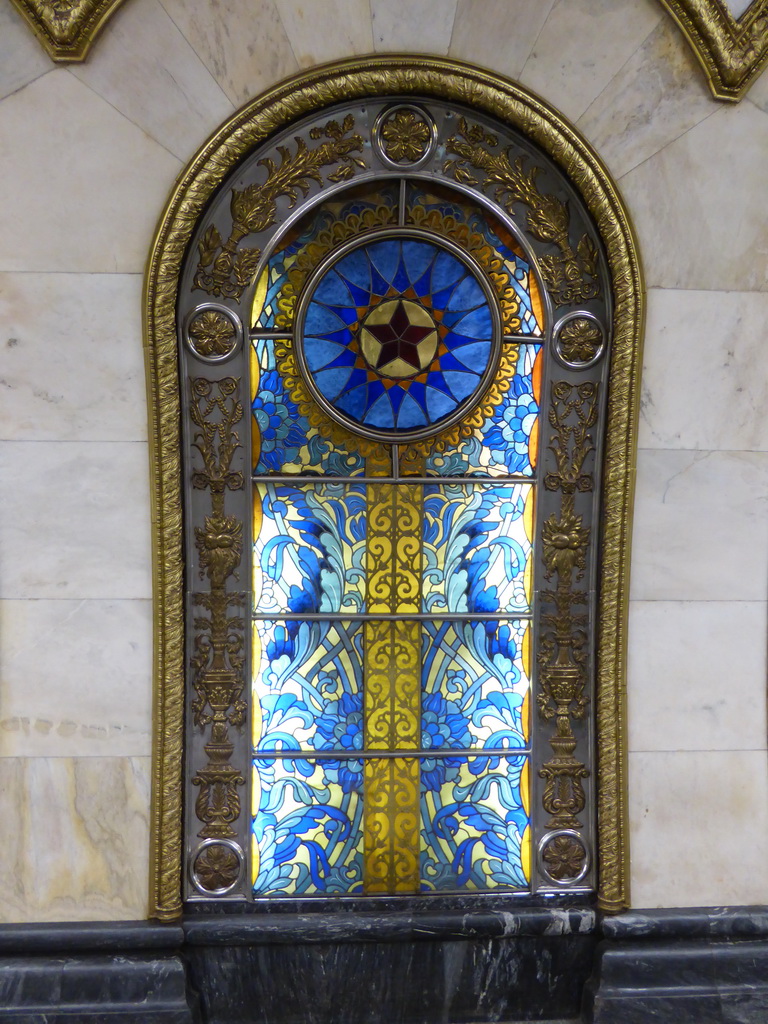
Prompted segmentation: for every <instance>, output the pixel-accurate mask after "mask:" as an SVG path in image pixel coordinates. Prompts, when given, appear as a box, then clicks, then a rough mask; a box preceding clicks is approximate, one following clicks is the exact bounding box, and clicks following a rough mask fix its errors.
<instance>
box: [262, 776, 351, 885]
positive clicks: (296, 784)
mask: <svg viewBox="0 0 768 1024" xmlns="http://www.w3.org/2000/svg"><path fill="white" fill-rule="evenodd" d="M253 767H254V771H253V785H254V790H255V792H254V799H253V804H254V807H256V808H258V809H257V811H256V814H255V817H254V819H253V876H254V884H253V889H254V894H255V895H256V896H300V895H323V894H326V895H335V894H339V893H360V892H362V877H363V834H362V804H363V801H362V784H363V766H362V762H361V761H354V760H352V761H334V760H322V761H310V760H305V759H302V758H295V759H294V758H292V759H278V758H262V757H257V758H255V760H254V762H253Z"/></svg>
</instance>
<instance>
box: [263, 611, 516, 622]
mask: <svg viewBox="0 0 768 1024" xmlns="http://www.w3.org/2000/svg"><path fill="white" fill-rule="evenodd" d="M251 618H252V619H254V620H258V621H259V622H283V621H287V622H303V621H305V620H306V621H307V622H507V621H509V620H510V619H532V618H533V614H532V613H531V612H437V613H436V614H432V613H430V612H405V613H403V614H394V615H393V614H384V613H382V614H381V615H376V614H375V613H373V612H347V611H340V612H305V613H300V612H274V613H273V614H268V613H267V612H254V613H253V615H252V616H251Z"/></svg>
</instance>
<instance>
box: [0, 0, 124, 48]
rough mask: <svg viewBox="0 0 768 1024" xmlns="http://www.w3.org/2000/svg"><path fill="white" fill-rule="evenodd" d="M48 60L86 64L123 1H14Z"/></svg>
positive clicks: (12, 1)
mask: <svg viewBox="0 0 768 1024" xmlns="http://www.w3.org/2000/svg"><path fill="white" fill-rule="evenodd" d="M11 3H12V4H13V6H14V7H15V8H16V10H17V11H18V12H19V13H20V14H21V16H22V17H23V18H24V20H25V21H26V22H27V24H28V25H29V27H30V28H31V29H32V31H33V32H34V33H35V35H36V36H37V38H38V39H39V40H40V43H41V44H42V46H43V47H44V49H45V51H46V53H47V54H48V56H49V57H50V58H51V59H52V60H55V61H59V62H61V63H73V62H75V61H83V60H85V58H86V57H87V56H88V51H89V50H90V48H91V46H93V43H94V41H95V39H96V37H97V36H98V34H99V32H101V30H102V28H103V27H104V25H105V24H106V22H107V19H108V18H110V17H111V16H112V15H113V14H114V12H115V11H116V10H117V8H118V7H119V6H120V4H121V3H123V0H11Z"/></svg>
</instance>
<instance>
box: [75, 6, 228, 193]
mask: <svg viewBox="0 0 768 1024" xmlns="http://www.w3.org/2000/svg"><path fill="white" fill-rule="evenodd" d="M72 73H73V74H74V75H76V76H77V77H78V78H79V79H80V80H81V81H83V82H85V84H86V85H88V86H90V88H91V89H93V91H94V92H96V93H98V94H99V96H103V97H104V99H105V100H107V101H108V102H109V103H111V104H112V106H113V107H116V108H117V109H118V110H119V111H120V112H121V113H122V114H125V116H126V117H127V118H128V119H129V120H131V121H133V123H134V124H136V125H138V126H139V127H140V128H141V129H142V130H143V131H145V132H146V133H147V135H149V136H150V137H151V138H153V139H154V140H155V141H156V142H159V143H160V145H161V146H163V147H164V148H165V149H167V150H169V151H170V152H171V153H173V155H174V156H177V157H178V158H179V159H180V160H185V161H186V160H188V159H189V158H190V157H191V156H192V154H193V153H194V152H195V151H196V150H197V148H198V147H199V146H200V145H201V144H202V143H203V141H204V140H205V139H206V138H207V136H208V135H210V134H211V132H213V131H214V129H216V128H217V127H218V126H219V124H220V123H221V122H222V121H224V120H225V119H226V118H227V117H228V116H229V115H230V114H231V113H233V110H234V107H233V105H232V102H231V101H230V100H229V99H228V97H227V96H226V95H225V93H224V92H223V90H222V89H221V87H220V86H219V84H218V83H217V82H216V81H215V80H214V79H213V77H212V76H211V73H210V72H209V71H208V69H207V68H206V67H205V65H204V64H203V62H202V61H201V60H200V58H199V57H198V56H197V54H196V53H195V51H194V50H193V49H192V47H191V46H190V45H189V43H188V42H187V40H186V39H185V38H184V36H183V35H182V34H181V32H179V30H178V28H177V27H176V25H174V23H173V21H171V19H170V17H169V16H168V14H167V13H166V12H165V10H164V9H163V8H162V7H161V6H160V4H159V3H158V0H131V2H130V3H128V4H125V5H124V6H123V7H121V8H120V9H119V10H118V11H117V12H116V13H115V15H114V17H113V18H111V19H110V20H109V22H108V24H107V25H106V27H105V29H104V31H103V33H102V34H101V36H100V37H99V43H98V46H95V47H94V48H93V52H92V53H91V54H90V55H89V57H88V60H87V61H86V62H85V63H84V64H75V65H73V67H72ZM158 213H159V211H158Z"/></svg>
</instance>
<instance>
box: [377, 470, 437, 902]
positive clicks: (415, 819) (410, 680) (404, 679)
mask: <svg viewBox="0 0 768 1024" xmlns="http://www.w3.org/2000/svg"><path fill="white" fill-rule="evenodd" d="M372 468H373V467H371V466H370V465H369V470H368V471H369V473H371V469H372ZM371 475H373V474H371ZM422 512H423V493H422V488H421V486H420V485H418V484H407V483H402V484H400V483H398V484H392V483H375V484H369V486H368V543H367V554H366V578H367V592H368V611H369V613H371V614H373V615H376V614H380V615H407V614H408V613H413V612H416V613H418V612H419V611H421V576H422ZM364 644H365V647H364V650H365V655H364V658H365V661H364V679H365V702H364V710H365V739H364V743H365V749H367V750H381V751H388V752H392V751H401V750H402V751H408V750H412V751H416V750H418V749H419V746H420V738H421V725H420V719H421V627H420V624H419V622H418V620H416V621H414V620H410V621H409V620H408V619H402V620H381V621H378V622H376V621H368V622H366V624H365V639H364ZM364 807H365V812H364V821H365V826H364V832H365V868H364V886H365V891H366V892H367V893H395V892H417V891H418V888H419V825H420V808H419V760H418V758H417V757H381V758H370V759H367V760H366V762H365V798H364Z"/></svg>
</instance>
